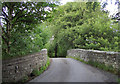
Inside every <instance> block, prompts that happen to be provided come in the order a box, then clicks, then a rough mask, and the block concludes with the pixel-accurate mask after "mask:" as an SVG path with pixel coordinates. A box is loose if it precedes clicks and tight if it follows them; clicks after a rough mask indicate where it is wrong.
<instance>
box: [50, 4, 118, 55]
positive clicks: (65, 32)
mask: <svg viewBox="0 0 120 84" xmlns="http://www.w3.org/2000/svg"><path fill="white" fill-rule="evenodd" d="M51 17H52V20H51V19H50V20H48V21H50V23H49V25H50V28H51V31H52V34H53V36H54V40H53V41H52V43H51V44H49V46H50V48H48V50H49V49H50V50H49V51H50V53H51V52H52V53H51V55H54V53H55V51H57V56H65V55H66V51H67V50H68V49H71V48H83V49H95V50H103V51H120V48H119V46H118V44H119V43H120V40H119V39H118V38H119V37H118V36H119V34H120V32H119V31H118V30H119V29H118V24H117V23H114V24H113V23H112V21H111V19H110V18H109V17H108V14H107V13H106V12H104V11H103V10H101V7H100V3H98V2H86V3H78V2H72V3H67V4H66V5H63V6H60V7H58V8H57V9H56V11H55V12H52V13H51ZM48 27H49V26H48ZM56 45H57V46H56ZM56 47H57V48H56ZM56 49H57V50H56Z"/></svg>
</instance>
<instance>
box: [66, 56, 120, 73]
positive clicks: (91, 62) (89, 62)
mask: <svg viewBox="0 0 120 84" xmlns="http://www.w3.org/2000/svg"><path fill="white" fill-rule="evenodd" d="M67 58H73V59H75V60H78V61H81V62H83V63H85V64H89V65H92V66H94V67H97V68H99V69H102V70H105V71H109V72H111V73H114V74H116V75H120V74H119V70H116V69H115V68H113V67H112V66H106V65H105V64H104V63H99V62H96V61H88V62H86V61H84V60H82V59H80V58H75V57H71V56H67Z"/></svg>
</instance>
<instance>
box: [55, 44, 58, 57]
mask: <svg viewBox="0 0 120 84" xmlns="http://www.w3.org/2000/svg"><path fill="white" fill-rule="evenodd" d="M57 50H58V44H57V43H56V46H55V57H57Z"/></svg>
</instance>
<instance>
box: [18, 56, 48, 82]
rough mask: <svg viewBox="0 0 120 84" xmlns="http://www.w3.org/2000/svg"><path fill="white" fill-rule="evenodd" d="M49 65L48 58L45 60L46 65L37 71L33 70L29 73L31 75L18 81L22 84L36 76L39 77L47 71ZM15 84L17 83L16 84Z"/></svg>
mask: <svg viewBox="0 0 120 84" xmlns="http://www.w3.org/2000/svg"><path fill="white" fill-rule="evenodd" d="M49 65H50V59H49V57H48V58H47V63H46V64H45V65H44V66H42V67H40V68H39V69H34V70H33V71H32V73H31V75H29V76H24V77H23V79H22V80H21V81H20V82H22V83H26V82H28V81H29V80H31V79H33V78H35V77H36V76H39V75H40V74H41V73H43V72H44V71H45V70H47V68H48V67H49ZM16 84H17V83H16Z"/></svg>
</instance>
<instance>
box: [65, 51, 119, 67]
mask: <svg viewBox="0 0 120 84" xmlns="http://www.w3.org/2000/svg"><path fill="white" fill-rule="evenodd" d="M67 56H71V57H75V58H80V59H82V60H84V61H94V62H99V63H104V64H105V65H107V66H108V65H109V66H113V67H114V68H116V69H118V68H120V52H107V51H98V50H85V49H71V50H68V51H67Z"/></svg>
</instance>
